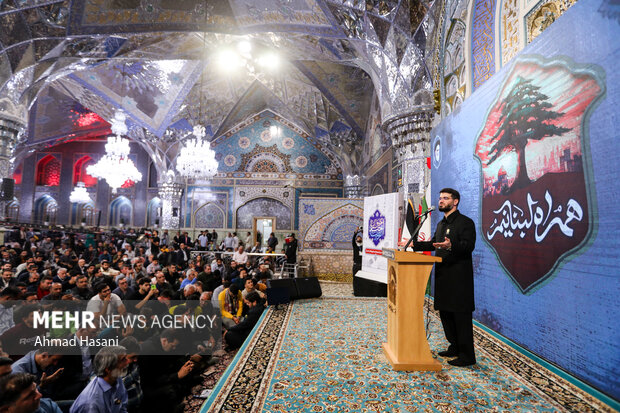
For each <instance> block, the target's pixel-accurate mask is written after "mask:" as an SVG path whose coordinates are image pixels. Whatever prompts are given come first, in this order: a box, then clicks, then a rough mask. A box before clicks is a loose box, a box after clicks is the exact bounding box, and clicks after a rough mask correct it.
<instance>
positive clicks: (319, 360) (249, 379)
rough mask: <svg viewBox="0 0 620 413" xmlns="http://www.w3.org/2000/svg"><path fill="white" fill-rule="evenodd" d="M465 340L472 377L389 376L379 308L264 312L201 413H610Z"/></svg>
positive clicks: (502, 350) (433, 329)
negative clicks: (470, 348) (472, 348)
mask: <svg viewBox="0 0 620 413" xmlns="http://www.w3.org/2000/svg"><path fill="white" fill-rule="evenodd" d="M344 291H345V293H346V291H347V290H346V289H345V290H344ZM429 318H430V324H429V330H430V337H429V343H430V347H431V349H432V350H433V352H437V351H441V350H443V349H445V348H446V347H447V344H446V341H445V338H444V336H443V331H442V329H441V323H440V321H439V319H438V316H437V315H436V314H435V313H434V312H433V311H432V310H431V311H429ZM474 334H475V341H476V352H477V361H478V364H477V365H475V366H473V367H467V368H462V367H461V368H459V367H453V366H450V365H449V364H448V363H447V359H444V358H441V357H439V358H438V360H440V361H441V363H442V366H443V370H442V371H440V372H395V371H393V370H392V369H391V367H390V366H389V364H388V363H387V360H386V359H385V357H384V356H383V354H382V352H381V343H382V342H383V341H385V337H386V335H387V333H386V299H385V298H382V299H372V298H370V299H359V298H357V299H347V298H345V297H339V298H336V297H334V298H322V299H314V300H299V301H296V302H294V303H292V304H290V305H288V306H286V307H282V308H280V309H269V310H268V313H267V314H266V315H265V317H264V318H263V321H262V322H261V324H260V325H259V326H258V328H257V329H256V330H255V332H254V334H253V336H252V337H251V338H250V340H251V342H250V343H248V346H247V348H246V349H245V351H240V352H239V355H238V356H237V358H236V360H234V361H233V363H232V364H231V366H230V367H229V369H228V371H227V372H226V373H225V374H224V376H223V377H222V379H221V380H220V383H218V386H217V387H216V389H215V390H216V392H214V394H213V395H212V396H211V397H210V398H209V399H208V400H207V401H206V402H205V404H204V405H203V406H202V408H201V410H200V411H201V412H239V411H244V412H261V411H264V412H302V411H308V412H353V411H356V412H358V411H359V412H387V411H389V412H416V411H440V412H459V411H465V412H473V411H480V410H492V411H510V412H513V411H517V412H556V411H580V412H586V411H612V409H611V408H609V407H608V406H607V405H604V404H602V403H601V402H600V401H598V400H597V399H595V398H593V397H591V396H589V395H588V394H587V393H585V392H583V391H581V390H580V389H578V388H577V387H576V386H574V385H572V384H570V383H568V382H567V381H566V380H564V379H562V378H560V377H559V376H557V375H555V374H553V373H552V372H549V371H547V370H545V369H543V368H542V367H541V366H540V365H538V364H536V363H534V362H533V361H531V360H530V359H528V358H527V357H524V356H523V355H521V354H520V353H518V352H516V351H515V350H513V349H512V348H510V347H509V346H508V345H506V344H504V343H503V342H500V341H498V340H497V339H495V338H494V337H492V336H491V335H490V334H488V333H487V332H485V331H483V330H482V329H479V328H478V327H476V328H475V331H474ZM242 350H243V349H242Z"/></svg>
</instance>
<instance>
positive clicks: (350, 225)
mask: <svg viewBox="0 0 620 413" xmlns="http://www.w3.org/2000/svg"><path fill="white" fill-rule="evenodd" d="M363 222H364V210H363V208H360V207H359V206H357V205H353V204H345V205H342V206H340V207H338V208H336V209H333V210H331V211H330V212H328V213H326V214H325V215H323V216H321V217H320V218H318V219H317V220H316V221H314V222H313V223H312V224H310V226H308V230H307V231H306V232H305V233H304V234H303V243H302V244H303V246H304V248H306V247H309V248H327V249H344V250H346V249H351V238H352V237H353V233H354V232H355V230H356V229H357V228H358V227H359V226H360V225H362V224H363Z"/></svg>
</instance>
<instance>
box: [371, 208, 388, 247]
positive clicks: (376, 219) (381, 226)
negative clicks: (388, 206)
mask: <svg viewBox="0 0 620 413" xmlns="http://www.w3.org/2000/svg"><path fill="white" fill-rule="evenodd" d="M368 237H369V238H370V239H371V241H372V243H373V244H375V246H377V245H379V243H380V242H381V240H382V239H384V238H385V216H384V215H382V214H381V212H379V210H378V209H377V210H376V211H375V213H374V214H372V216H371V217H370V219H369V220H368Z"/></svg>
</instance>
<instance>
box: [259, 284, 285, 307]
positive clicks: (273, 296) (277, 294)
mask: <svg viewBox="0 0 620 413" xmlns="http://www.w3.org/2000/svg"><path fill="white" fill-rule="evenodd" d="M265 292H266V293H267V303H269V305H279V304H288V303H290V302H291V292H290V291H289V289H288V288H286V287H277V288H276V287H272V288H267V290H266V291H265Z"/></svg>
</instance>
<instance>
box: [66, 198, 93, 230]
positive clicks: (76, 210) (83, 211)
mask: <svg viewBox="0 0 620 413" xmlns="http://www.w3.org/2000/svg"><path fill="white" fill-rule="evenodd" d="M82 222H84V225H87V226H89V227H94V226H95V204H94V203H93V201H89V202H87V203H85V204H71V224H72V225H80V224H81V223H82Z"/></svg>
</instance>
